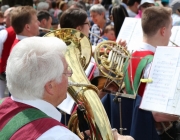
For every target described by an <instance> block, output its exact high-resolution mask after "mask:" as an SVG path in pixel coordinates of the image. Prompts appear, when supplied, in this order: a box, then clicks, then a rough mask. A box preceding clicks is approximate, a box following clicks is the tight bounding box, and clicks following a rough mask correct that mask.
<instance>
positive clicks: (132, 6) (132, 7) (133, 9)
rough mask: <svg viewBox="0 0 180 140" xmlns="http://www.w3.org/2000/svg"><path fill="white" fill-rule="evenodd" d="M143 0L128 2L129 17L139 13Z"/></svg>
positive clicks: (129, 0)
mask: <svg viewBox="0 0 180 140" xmlns="http://www.w3.org/2000/svg"><path fill="white" fill-rule="evenodd" d="M140 3H141V0H128V2H127V9H126V10H127V13H128V15H129V17H135V16H136V15H137V13H138V7H139V4H140Z"/></svg>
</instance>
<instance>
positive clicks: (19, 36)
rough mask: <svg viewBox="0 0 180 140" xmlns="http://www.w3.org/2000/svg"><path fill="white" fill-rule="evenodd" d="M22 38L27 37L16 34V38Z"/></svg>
mask: <svg viewBox="0 0 180 140" xmlns="http://www.w3.org/2000/svg"><path fill="white" fill-rule="evenodd" d="M24 38H27V36H23V35H16V39H18V40H22V39H24Z"/></svg>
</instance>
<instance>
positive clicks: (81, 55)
mask: <svg viewBox="0 0 180 140" xmlns="http://www.w3.org/2000/svg"><path fill="white" fill-rule="evenodd" d="M45 36H54V37H58V38H60V39H62V40H63V41H64V42H65V43H66V44H67V46H68V47H67V51H66V54H65V58H66V61H67V63H68V65H69V66H70V67H71V68H72V70H73V74H72V76H71V77H70V78H69V79H68V80H69V81H70V86H69V87H68V92H69V94H70V95H71V96H72V97H73V99H74V100H75V101H76V103H77V104H78V106H80V107H81V108H83V109H84V110H85V115H84V116H86V117H85V119H86V121H87V122H88V125H89V129H90V132H91V139H92V140H95V139H97V140H113V135H112V132H111V126H110V123H109V120H108V117H107V114H106V112H105V110H104V108H103V106H102V103H101V101H100V99H99V97H98V96H97V92H98V89H97V88H96V87H95V86H93V85H91V84H90V82H89V80H88V79H87V77H86V75H85V73H84V69H85V68H86V67H87V65H88V63H89V61H90V58H91V53H92V52H91V45H90V42H89V39H88V38H87V37H86V36H85V35H84V34H82V33H81V32H79V31H77V30H75V29H59V30H55V31H52V32H49V33H47V34H46V35H45ZM83 68H84V69H83ZM68 127H69V129H70V130H72V131H73V132H75V133H76V134H79V136H80V132H79V128H78V119H77V114H74V115H72V116H71V118H70V121H69V124H68ZM80 137H81V139H82V136H80Z"/></svg>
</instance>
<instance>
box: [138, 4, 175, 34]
mask: <svg viewBox="0 0 180 140" xmlns="http://www.w3.org/2000/svg"><path fill="white" fill-rule="evenodd" d="M171 14H172V10H171V9H170V8H167V7H156V6H153V7H149V8H147V9H146V10H145V11H144V12H143V14H142V18H141V22H142V30H143V34H144V35H147V36H153V35H155V34H156V33H157V31H158V30H159V29H160V28H162V27H168V25H169V24H170V20H171Z"/></svg>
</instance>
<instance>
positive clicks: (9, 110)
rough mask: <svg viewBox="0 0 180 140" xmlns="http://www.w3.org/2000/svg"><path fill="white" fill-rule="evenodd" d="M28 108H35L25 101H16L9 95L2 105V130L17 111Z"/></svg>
mask: <svg viewBox="0 0 180 140" xmlns="http://www.w3.org/2000/svg"><path fill="white" fill-rule="evenodd" d="M28 108H33V107H32V106H29V105H26V104H23V103H19V102H15V101H13V100H12V99H11V98H10V97H7V98H6V99H5V100H4V101H3V103H2V104H1V105H0V121H1V123H0V130H1V129H2V128H3V127H4V126H5V125H6V123H7V122H8V121H9V120H10V119H11V118H12V117H14V116H15V115H16V114H17V113H19V112H20V111H22V110H24V109H28Z"/></svg>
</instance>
